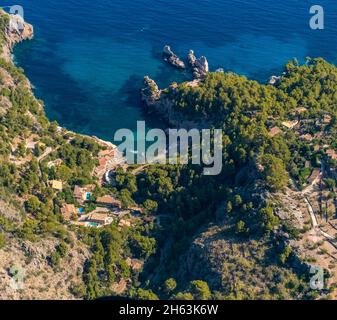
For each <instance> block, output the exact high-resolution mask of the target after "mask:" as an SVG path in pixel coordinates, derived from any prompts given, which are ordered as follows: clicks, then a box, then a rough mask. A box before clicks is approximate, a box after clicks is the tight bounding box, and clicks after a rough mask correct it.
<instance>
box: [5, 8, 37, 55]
mask: <svg viewBox="0 0 337 320" xmlns="http://www.w3.org/2000/svg"><path fill="white" fill-rule="evenodd" d="M2 14H6V15H7V13H6V12H5V11H3V10H1V9H0V15H2ZM8 17H9V23H8V27H7V28H6V30H5V35H6V38H7V39H6V40H7V41H5V43H4V44H3V45H2V50H0V51H2V52H0V54H1V56H2V57H3V58H5V59H6V60H7V61H11V50H12V48H13V47H14V45H15V44H17V43H19V42H22V41H24V40H30V39H32V38H33V37H34V28H33V26H32V25H31V24H29V23H27V22H25V21H24V20H23V18H21V17H20V16H18V15H8Z"/></svg>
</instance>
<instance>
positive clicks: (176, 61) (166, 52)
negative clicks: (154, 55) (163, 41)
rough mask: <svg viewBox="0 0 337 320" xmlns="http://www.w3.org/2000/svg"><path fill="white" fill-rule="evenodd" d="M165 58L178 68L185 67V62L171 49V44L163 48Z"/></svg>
mask: <svg viewBox="0 0 337 320" xmlns="http://www.w3.org/2000/svg"><path fill="white" fill-rule="evenodd" d="M163 57H164V60H165V61H167V62H168V63H169V64H171V65H172V66H174V67H176V68H178V69H185V68H186V66H185V63H184V62H183V61H182V60H180V59H179V57H178V56H177V55H176V54H175V53H174V52H173V51H172V50H171V47H170V46H167V45H166V46H165V47H164V49H163Z"/></svg>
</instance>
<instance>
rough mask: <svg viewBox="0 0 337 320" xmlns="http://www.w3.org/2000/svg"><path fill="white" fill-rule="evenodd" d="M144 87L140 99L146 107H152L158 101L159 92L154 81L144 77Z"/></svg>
mask: <svg viewBox="0 0 337 320" xmlns="http://www.w3.org/2000/svg"><path fill="white" fill-rule="evenodd" d="M144 85H145V87H144V88H143V89H142V90H141V98H142V101H143V103H144V104H145V106H146V107H150V106H153V105H154V104H156V102H158V101H159V100H160V95H161V91H160V90H159V88H158V85H157V84H156V82H155V81H154V80H152V79H151V78H149V77H148V76H145V77H144Z"/></svg>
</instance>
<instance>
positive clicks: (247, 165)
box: [0, 15, 337, 299]
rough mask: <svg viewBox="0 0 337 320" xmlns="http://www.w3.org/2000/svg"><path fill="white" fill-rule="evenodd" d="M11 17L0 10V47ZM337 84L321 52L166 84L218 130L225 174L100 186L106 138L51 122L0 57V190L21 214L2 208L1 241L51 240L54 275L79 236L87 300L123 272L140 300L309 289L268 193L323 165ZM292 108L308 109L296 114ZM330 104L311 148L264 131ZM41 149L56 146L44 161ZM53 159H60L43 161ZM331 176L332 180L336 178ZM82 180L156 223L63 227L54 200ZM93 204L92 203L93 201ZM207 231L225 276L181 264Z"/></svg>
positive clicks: (158, 172)
mask: <svg viewBox="0 0 337 320" xmlns="http://www.w3.org/2000/svg"><path fill="white" fill-rule="evenodd" d="M6 19H7V18H6V16H5V15H1V16H0V45H1V42H3V41H5V38H4V29H5V27H6V25H7V24H8V21H6ZM336 86H337V68H336V67H335V66H333V65H331V64H329V63H327V62H326V61H324V60H322V59H314V60H309V59H308V61H307V64H305V65H303V66H299V65H297V64H296V62H290V63H288V64H287V66H286V67H285V73H284V75H283V76H282V79H281V81H280V82H279V84H278V85H276V86H272V85H262V84H259V83H258V82H256V81H251V80H248V79H246V78H245V77H242V76H238V75H236V74H234V73H220V72H217V73H210V74H208V75H207V77H206V79H205V81H203V82H202V83H200V84H199V85H198V86H196V87H191V86H190V85H188V84H187V83H184V84H180V85H178V86H177V87H173V86H172V87H170V89H169V90H167V91H165V94H166V95H167V97H168V98H169V99H170V100H171V101H174V108H175V109H176V110H177V111H179V112H180V113H182V114H184V115H185V116H186V117H187V118H189V119H191V120H194V121H196V122H198V121H199V120H200V119H202V120H203V121H206V122H208V123H209V125H210V126H211V127H215V128H222V129H223V133H224V136H223V146H224V149H223V170H222V172H221V174H220V175H218V176H204V175H203V174H202V169H203V168H201V167H200V166H195V165H178V166H173V165H154V166H150V167H147V168H146V169H144V170H143V171H142V172H140V173H139V174H137V175H134V174H133V173H132V170H131V169H130V170H129V171H126V172H125V171H124V170H122V169H117V171H116V172H115V177H114V182H113V184H112V185H110V186H104V187H102V186H100V185H99V183H98V181H97V179H96V178H95V177H94V176H93V174H92V172H93V170H94V168H95V166H96V165H97V154H98V152H99V151H100V150H101V147H100V146H99V145H98V144H97V143H96V142H95V141H94V140H93V139H91V138H88V137H83V136H79V135H76V134H73V133H69V132H66V131H65V130H60V128H58V125H57V123H54V122H49V120H48V119H47V118H46V116H45V114H44V110H43V104H42V102H41V101H38V100H36V99H35V98H34V96H33V95H32V93H31V90H30V87H29V85H28V82H27V80H26V78H25V77H24V74H23V70H21V69H19V68H16V67H15V66H14V65H13V64H12V63H9V62H7V61H5V60H4V59H0V97H1V100H0V133H1V140H0V196H1V199H5V200H6V201H7V202H10V203H11V204H12V205H14V206H15V207H16V208H17V210H18V211H19V212H20V219H18V220H17V221H12V220H11V219H8V218H6V217H3V216H0V249H1V248H2V247H5V246H6V239H7V238H9V237H17V238H18V239H20V241H30V242H34V241H35V242H39V241H43V239H44V238H46V237H54V238H56V239H57V240H58V245H57V246H56V247H55V250H54V252H51V253H50V256H49V257H48V262H49V264H50V266H51V267H52V268H53V270H54V271H55V272H57V270H58V268H59V267H60V261H62V259H64V258H65V257H66V255H67V252H68V250H69V248H71V246H72V245H73V243H74V239H73V235H74V234H75V235H76V237H77V239H79V240H80V241H81V242H82V243H83V244H85V245H86V246H87V247H88V248H89V249H90V258H88V259H87V261H86V262H85V266H84V272H83V275H82V279H83V281H82V282H81V283H77V284H74V285H73V286H72V287H71V290H72V292H73V294H74V295H75V296H77V297H83V298H87V299H94V298H97V297H100V296H104V295H110V294H113V290H111V286H112V285H113V284H115V283H119V282H120V281H121V280H123V279H124V280H127V282H128V290H127V293H125V294H127V295H129V296H131V297H136V298H139V299H157V298H158V297H159V298H177V299H245V298H248V299H259V298H275V299H277V298H295V299H296V298H303V297H308V294H307V287H306V284H305V283H304V279H305V275H303V273H302V271H301V270H298V269H296V270H295V269H294V268H293V263H294V262H297V261H296V257H295V255H294V254H293V253H292V251H291V248H289V247H288V246H286V245H285V244H284V242H283V241H282V239H281V238H280V237H279V234H278V232H279V231H280V230H282V231H287V232H289V233H290V232H293V233H292V234H293V235H297V234H298V232H297V233H296V231H294V230H291V226H289V225H286V224H285V223H283V222H282V221H280V219H279V218H278V217H277V215H276V214H275V209H276V204H275V203H270V202H269V201H268V200H267V199H268V197H266V195H267V194H271V193H277V192H280V191H282V189H283V188H284V187H286V186H287V185H288V183H289V178H293V179H294V181H296V183H298V184H299V185H303V183H304V182H305V181H306V179H307V178H308V176H309V175H310V170H308V169H307V168H305V163H306V162H307V161H310V162H311V164H312V165H313V166H314V167H319V166H320V165H321V160H322V159H323V158H324V153H323V152H322V150H319V149H317V148H315V144H316V145H319V144H321V143H323V142H324V143H327V142H328V143H329V145H331V146H332V147H334V148H336V147H337V141H336V129H337V126H336V118H337V109H336V108H337V94H336V90H335V88H336ZM299 107H304V108H306V110H307V111H306V112H305V113H303V114H300V115H298V114H296V109H297V108H299ZM325 113H328V114H329V115H330V116H331V117H332V121H331V124H330V125H329V126H328V127H327V128H324V130H325V132H326V133H327V134H326V136H325V137H323V138H321V139H316V140H314V145H312V146H310V145H309V144H308V143H307V142H306V141H302V140H299V139H298V136H297V135H296V134H295V133H294V132H293V131H292V130H283V132H282V133H281V134H279V135H277V136H274V137H271V136H270V135H269V130H270V128H271V127H273V126H281V122H282V121H284V120H294V119H312V118H315V119H317V118H321V117H323V115H324V114H325ZM307 127H308V128H307V129H308V131H309V132H310V133H312V134H315V133H317V132H321V131H322V130H323V127H321V126H320V125H319V124H315V125H313V124H312V123H309V122H308V125H307ZM32 135H35V136H36V139H37V140H38V141H39V142H41V143H40V144H37V145H36V147H35V149H34V150H27V149H26V144H25V143H24V142H25V141H26V140H27V139H28V138H29V137H31V136H32ZM14 142H17V144H18V145H17V147H16V148H15V151H13V150H12V149H13V148H12V147H13V144H14ZM48 148H51V149H52V152H51V153H50V154H48V155H47V156H46V157H45V158H44V159H43V160H41V158H40V157H41V156H42V155H43V154H44V152H46V150H48ZM13 153H14V154H13ZM56 159H60V160H61V161H62V163H61V165H59V166H57V167H54V166H53V167H48V165H47V163H48V162H50V161H54V160H56ZM53 179H59V180H62V181H63V182H64V188H63V190H62V192H56V191H55V190H53V189H52V188H51V187H50V186H49V184H48V181H49V180H53ZM329 183H330V185H331V186H332V188H333V185H334V184H335V181H334V180H333V179H332V181H330V182H329ZM87 184H93V185H95V186H96V189H95V194H94V198H95V197H96V196H97V195H102V194H106V193H107V192H110V193H113V194H116V195H117V196H118V197H119V199H120V200H121V201H122V205H123V208H129V207H132V206H134V205H136V204H138V205H140V206H141V207H142V208H143V210H144V216H142V219H144V221H145V220H146V218H152V219H153V218H155V219H157V220H155V221H152V220H151V219H150V220H149V221H151V222H150V223H144V221H142V219H140V220H141V222H140V223H136V224H135V225H133V226H131V227H122V228H121V227H119V226H118V224H117V223H113V224H112V225H111V226H108V227H104V228H101V229H81V228H79V229H75V228H71V227H68V226H66V225H65V224H64V220H63V218H62V216H61V214H60V207H61V205H62V204H63V203H64V202H66V203H74V204H76V200H75V199H74V197H73V194H72V191H73V187H74V186H75V185H80V186H83V185H87ZM89 205H92V207H91V208H94V203H90V204H89ZM207 233H211V236H212V237H214V238H220V239H221V240H224V241H225V243H226V245H223V246H222V248H223V251H221V252H220V254H222V255H223V256H224V258H223V259H222V262H224V264H223V265H222V267H223V269H222V270H221V272H220V273H221V277H222V283H221V284H219V283H216V284H215V283H213V281H212V277H213V274H202V273H201V272H199V273H198V272H196V274H193V273H188V274H186V270H185V273H184V270H183V269H184V268H183V267H182V265H183V263H182V261H184V260H186V257H187V256H188V254H189V251H190V250H191V247H193V245H194V242H195V241H196V239H197V240H200V239H201V240H200V241H205V239H206V240H207V239H208V238H207V237H209V235H207ZM205 242H206V241H205ZM229 244H230V245H229ZM245 248H246V249H245ZM245 250H246V251H247V252H246V251H245ZM242 251H243V256H240V254H241V253H242ZM216 253H218V252H216ZM218 256H219V255H218ZM129 257H132V258H137V259H140V260H142V261H144V262H145V266H144V269H143V270H142V272H137V271H135V270H132V268H131V267H130V266H129V265H128V264H127V263H126V259H127V258H129ZM204 263H205V265H206V264H207V263H208V261H207V260H206V261H204ZM247 270H249V272H247ZM248 273H250V274H252V275H247V274H248ZM217 276H219V275H217ZM214 278H216V276H214ZM259 282H260V283H259ZM261 282H262V284H261ZM275 282H277V283H278V285H277V286H276V285H275ZM251 283H253V284H254V285H252V284H251ZM234 284H235V285H234ZM256 288H259V290H256Z"/></svg>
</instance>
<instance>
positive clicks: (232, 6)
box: [1, 0, 337, 139]
mask: <svg viewBox="0 0 337 320" xmlns="http://www.w3.org/2000/svg"><path fill="white" fill-rule="evenodd" d="M319 2H320V4H322V5H323V6H324V8H325V12H326V29H325V30H324V31H313V30H311V29H310V28H309V17H310V16H309V8H310V5H311V4H312V2H311V1H295V0H284V1H279V2H278V3H275V2H274V1H262V0H250V1H249V0H232V1H229V0H193V1H192V0H185V1H178V0H156V1H154V0H134V1H130V0H123V1H122V0H114V1H111V0H110V1H109V0H102V1H99V2H98V1H89V0H77V1H74V0H70V1H69V0H67V1H66V0H58V1H45V0H44V1H42V0H21V1H19V4H21V5H22V6H23V7H24V9H25V18H26V20H28V21H29V22H31V23H33V24H34V26H35V32H36V36H35V39H34V40H33V41H30V42H25V43H23V44H21V45H19V46H18V47H17V48H16V49H15V58H16V62H17V64H18V65H20V66H22V67H23V68H24V69H25V71H26V73H27V75H28V77H29V78H30V80H31V81H32V83H33V85H34V86H35V92H36V95H37V96H38V97H39V98H41V99H43V100H44V101H45V103H46V111H47V114H48V116H49V118H50V119H53V120H54V119H55V120H57V121H58V122H59V123H60V124H61V125H63V126H66V127H67V128H69V129H71V130H75V131H78V132H81V133H86V134H93V135H97V136H99V137H101V138H104V139H112V137H113V134H114V132H115V130H117V129H119V128H130V129H132V130H134V129H135V128H136V121H137V120H143V119H146V120H147V122H148V125H149V126H157V125H158V121H157V120H156V119H148V118H147V117H146V116H145V115H144V114H143V113H142V109H141V107H140V104H139V89H140V87H141V85H142V78H143V76H144V75H146V74H147V75H149V76H151V77H152V78H154V79H155V80H156V81H158V82H159V84H160V86H166V85H168V84H169V83H171V82H172V81H181V80H185V79H187V78H188V75H186V74H184V73H181V72H179V71H176V70H174V69H172V68H171V67H169V66H167V65H166V64H165V63H163V61H162V59H161V50H162V48H163V46H164V45H165V44H170V45H171V46H172V47H173V49H174V50H175V51H176V52H177V53H178V54H179V55H181V56H182V57H185V56H186V54H187V52H188V50H189V49H194V50H195V52H196V54H197V55H206V56H207V58H208V60H209V62H210V67H211V69H213V70H215V69H216V68H219V67H222V68H224V69H225V70H226V71H227V70H231V71H235V72H238V73H241V74H245V75H247V76H249V77H251V78H253V79H258V80H260V81H266V80H267V79H268V77H269V76H270V75H271V74H274V73H279V72H281V71H282V67H283V65H284V64H285V63H286V62H287V61H288V60H290V59H292V58H294V57H296V58H297V59H298V60H300V61H303V60H304V59H305V57H306V56H312V57H314V56H323V57H324V58H326V59H328V60H329V61H331V62H335V61H336V58H337V50H336V49H337V4H335V3H333V2H332V1H319ZM1 4H2V5H6V4H12V3H11V1H5V0H4V1H1ZM315 4H316V3H315Z"/></svg>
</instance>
